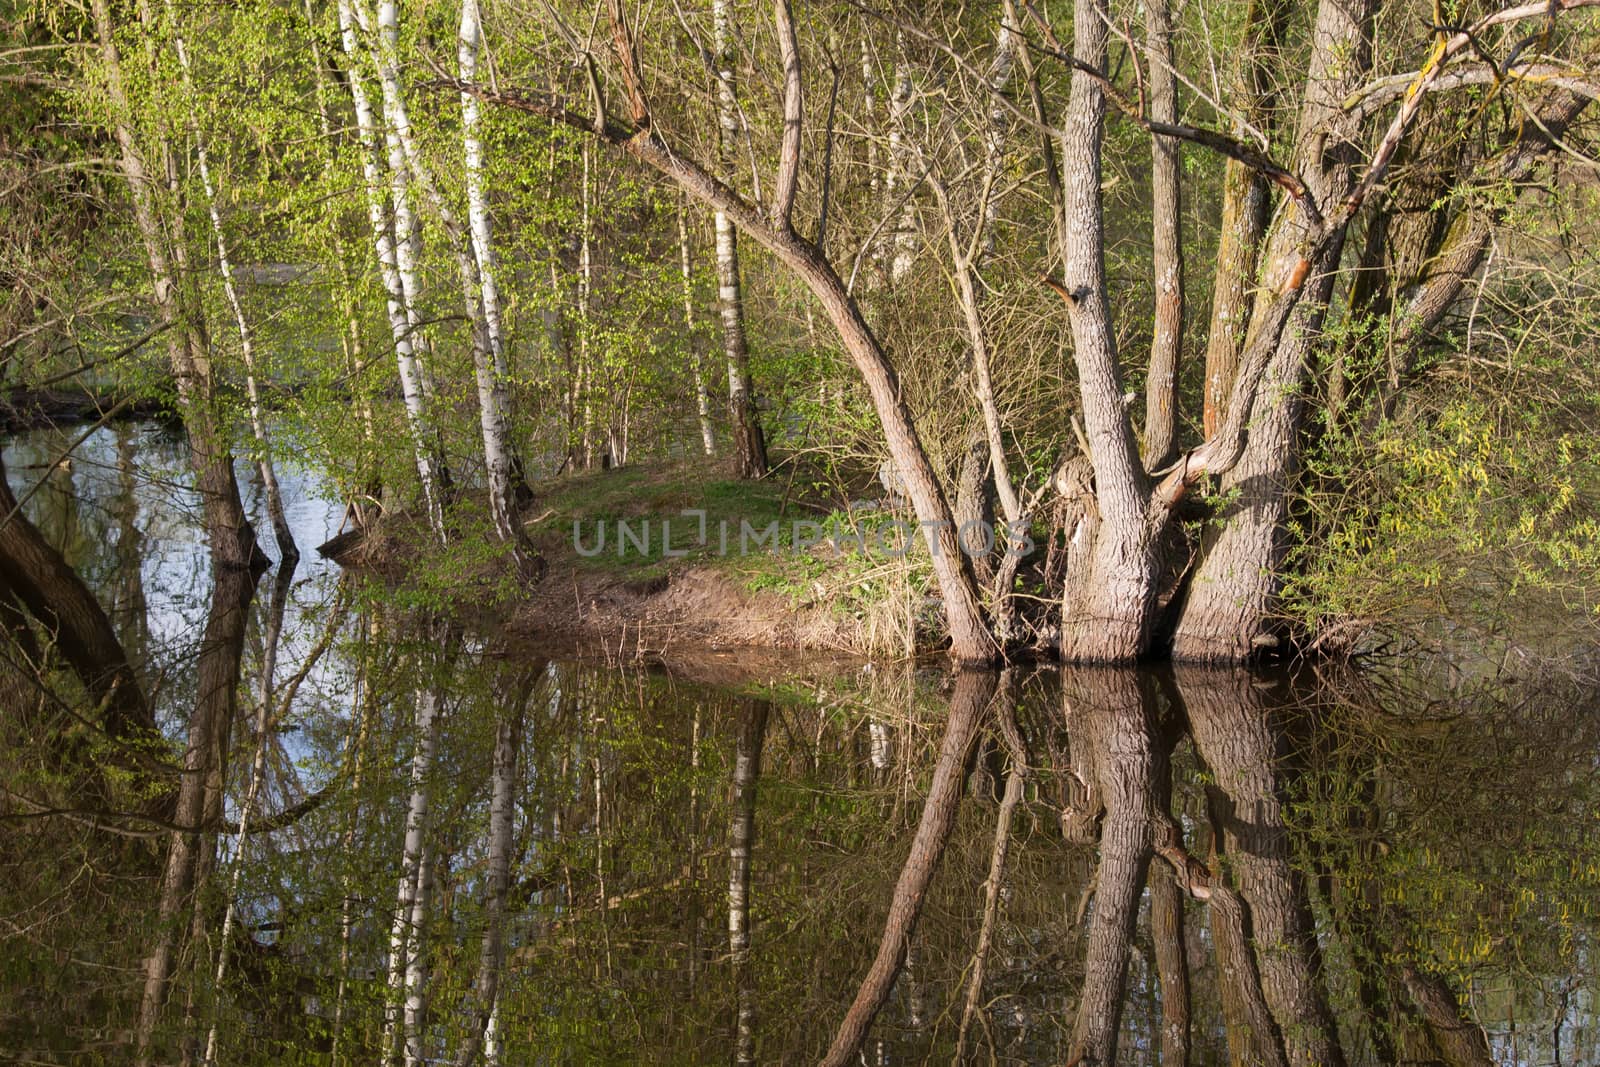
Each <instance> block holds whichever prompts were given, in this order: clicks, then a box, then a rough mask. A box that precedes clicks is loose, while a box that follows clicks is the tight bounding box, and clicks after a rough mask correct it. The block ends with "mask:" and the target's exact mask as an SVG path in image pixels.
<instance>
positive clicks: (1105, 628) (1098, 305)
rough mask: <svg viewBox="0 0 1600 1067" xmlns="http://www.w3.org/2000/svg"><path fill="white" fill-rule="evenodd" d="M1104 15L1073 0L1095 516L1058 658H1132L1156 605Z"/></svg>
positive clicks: (1093, 3) (1073, 309)
mask: <svg viewBox="0 0 1600 1067" xmlns="http://www.w3.org/2000/svg"><path fill="white" fill-rule="evenodd" d="M1108 17H1109V16H1108V15H1107V12H1106V9H1105V5H1104V3H1103V2H1102V0H1076V7H1075V8H1074V15H1073V27H1074V32H1073V40H1072V54H1073V57H1074V60H1075V62H1076V63H1078V64H1080V65H1081V67H1080V69H1076V70H1074V71H1073V74H1072V84H1071V89H1070V95H1069V98H1068V102H1067V114H1066V117H1065V132H1064V135H1063V137H1062V139H1061V145H1060V147H1061V177H1062V185H1063V193H1064V198H1065V208H1066V210H1065V219H1064V221H1065V225H1064V227H1063V229H1062V231H1061V233H1060V234H1059V239H1060V241H1061V245H1062V259H1063V261H1064V263H1065V268H1064V273H1063V286H1062V288H1063V291H1064V294H1065V298H1066V302H1067V314H1068V319H1069V320H1070V323H1071V329H1072V347H1073V360H1074V362H1075V363H1076V365H1077V372H1078V383H1079V388H1080V390H1081V392H1082V404H1083V420H1084V425H1085V428H1086V430H1087V433H1088V443H1089V450H1090V456H1089V458H1090V461H1091V462H1092V463H1093V466H1094V475H1095V499H1094V509H1093V510H1094V513H1093V514H1085V515H1084V516H1082V517H1081V518H1080V519H1079V522H1078V524H1077V526H1076V528H1075V529H1073V530H1070V531H1068V536H1069V537H1070V538H1071V539H1072V541H1073V542H1074V544H1075V545H1079V544H1080V539H1081V542H1082V543H1081V548H1082V549H1083V551H1082V556H1083V565H1081V566H1079V567H1078V568H1077V570H1078V574H1077V575H1076V576H1075V577H1073V578H1072V579H1071V581H1069V583H1068V590H1067V594H1066V596H1065V597H1064V599H1063V604H1062V616H1061V656H1062V658H1063V659H1064V660H1066V661H1068V662H1100V663H1110V662H1126V661H1130V660H1132V659H1134V658H1135V657H1137V656H1138V655H1140V654H1141V653H1142V652H1143V651H1144V649H1145V647H1146V644H1147V641H1148V638H1149V634H1150V629H1151V623H1152V614H1153V609H1154V590H1155V579H1156V573H1155V572H1156V563H1157V560H1156V545H1157V542H1156V539H1155V537H1154V531H1153V530H1152V528H1151V526H1150V524H1149V523H1148V522H1147V521H1146V509H1147V505H1148V501H1149V488H1148V479H1147V478H1146V477H1145V473H1144V466H1143V464H1142V463H1141V462H1140V458H1139V454H1138V449H1137V448H1136V447H1135V444H1134V440H1133V432H1132V429H1131V427H1130V426H1129V423H1128V420H1127V417H1126V415H1125V412H1124V410H1123V399H1122V395H1123V382H1122V372H1121V367H1120V365H1119V364H1118V361H1117V351H1116V342H1115V336H1114V334H1113V332H1112V326H1111V311H1110V304H1109V299H1108V294H1107V292H1106V273H1105V215H1104V210H1103V206H1102V196H1101V146H1102V142H1103V140H1104V136H1105V112H1106V100H1105V92H1104V90H1103V89H1102V88H1101V86H1100V83H1099V82H1098V81H1096V80H1095V77H1094V76H1093V75H1091V74H1089V73H1088V72H1087V70H1085V69H1082V68H1088V69H1089V70H1100V69H1103V68H1104V67H1105V62H1106V25H1107V19H1108Z"/></svg>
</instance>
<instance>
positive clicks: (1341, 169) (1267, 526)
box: [1173, 0, 1376, 661]
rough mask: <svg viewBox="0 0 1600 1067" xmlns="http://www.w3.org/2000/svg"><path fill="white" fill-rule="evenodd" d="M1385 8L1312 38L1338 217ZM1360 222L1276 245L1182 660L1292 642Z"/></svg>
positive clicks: (1320, 167) (1317, 151)
mask: <svg viewBox="0 0 1600 1067" xmlns="http://www.w3.org/2000/svg"><path fill="white" fill-rule="evenodd" d="M1375 10H1376V4H1375V2H1374V0H1322V3H1321V4H1320V6H1319V8H1318V12H1317V19H1316V23H1315V26H1314V27H1313V31H1312V44H1311V58H1310V70H1309V73H1308V74H1307V78H1306V83H1305V89H1304V93H1303V97H1302V107H1301V114H1300V119H1299V127H1298V131H1297V134H1296V140H1295V152H1294V160H1295V165H1296V168H1297V170H1298V171H1299V172H1300V174H1301V175H1302V177H1303V180H1304V182H1305V186H1306V190H1307V193H1308V195H1309V196H1310V197H1312V198H1314V200H1315V202H1316V203H1318V204H1322V205H1325V206H1327V207H1328V208H1329V209H1330V211H1331V210H1333V209H1335V208H1336V207H1337V206H1338V205H1341V204H1342V203H1343V202H1344V201H1345V199H1346V198H1347V197H1348V196H1350V195H1351V194H1352V192H1353V191H1354V190H1355V188H1356V185H1355V181H1354V173H1353V172H1354V167H1355V165H1356V163H1357V162H1358V160H1359V159H1360V158H1361V153H1362V149H1361V146H1360V144H1359V142H1358V138H1359V135H1360V127H1359V123H1356V122H1355V121H1354V120H1353V119H1352V118H1351V116H1350V115H1349V114H1348V113H1347V112H1346V111H1345V110H1344V109H1343V107H1342V101H1343V100H1344V99H1345V97H1346V96H1348V95H1349V94H1350V92H1352V91H1353V90H1354V89H1355V88H1356V87H1358V86H1359V84H1360V82H1361V81H1362V80H1363V79H1364V78H1365V76H1366V73H1367V71H1368V69H1369V68H1370V66H1371V59H1372V49H1371V33H1372V16H1373V12H1374V11H1375ZM1348 222H1349V219H1348V218H1347V217H1346V218H1343V219H1342V220H1341V219H1340V218H1338V217H1336V216H1334V217H1330V219H1329V220H1328V221H1327V222H1325V223H1323V224H1322V226H1321V227H1318V226H1316V225H1314V223H1313V221H1312V220H1311V219H1309V218H1307V216H1306V213H1305V212H1304V211H1303V210H1291V211H1287V212H1285V213H1284V215H1283V219H1282V222H1281V223H1280V224H1279V225H1278V227H1277V229H1276V230H1275V231H1274V232H1273V233H1272V235H1271V237H1270V239H1269V241H1268V245H1267V250H1266V255H1265V259H1264V263H1265V266H1264V269H1263V276H1264V278H1265V279H1266V282H1267V287H1266V288H1265V289H1264V290H1262V291H1260V293H1259V294H1258V297H1257V300H1256V306H1255V313H1254V315H1253V317H1252V323H1251V330H1250V336H1249V337H1248V338H1247V340H1246V344H1245V349H1246V356H1245V358H1244V361H1243V362H1244V364H1245V366H1248V364H1249V363H1250V359H1249V355H1250V354H1251V352H1252V346H1253V345H1257V344H1259V345H1265V344H1266V343H1267V342H1269V341H1270V342H1271V343H1272V345H1273V348H1272V354H1271V358H1270V359H1269V360H1268V362H1267V364H1266V368H1265V370H1264V372H1263V373H1262V375H1261V378H1260V381H1259V383H1258V384H1256V385H1255V386H1254V389H1253V391H1252V393H1251V394H1249V395H1240V396H1234V397H1232V398H1231V400H1230V407H1231V406H1233V405H1236V404H1242V403H1245V402H1246V401H1248V403H1249V404H1250V408H1249V414H1250V418H1249V422H1248V425H1249V427H1250V432H1249V434H1248V437H1247V438H1246V440H1245V442H1244V449H1243V452H1242V454H1241V456H1240V458H1239V461H1238V463H1237V464H1235V465H1234V466H1233V467H1232V469H1230V470H1228V471H1227V473H1226V474H1225V475H1224V476H1223V478H1222V489H1223V490H1224V491H1225V492H1226V491H1229V490H1236V491H1237V501H1236V503H1234V504H1233V505H1231V506H1230V508H1229V509H1228V512H1227V513H1226V514H1225V515H1224V516H1223V517H1222V519H1221V522H1220V523H1219V524H1218V525H1217V526H1215V527H1213V529H1212V530H1211V531H1210V532H1209V534H1208V536H1207V538H1206V539H1205V542H1204V544H1203V547H1202V553H1203V558H1202V560H1201V563H1200V566H1199V569H1198V570H1197V571H1196V573H1195V577H1194V579H1193V582H1192V584H1191V586H1190V590H1189V598H1188V601H1187V603H1186V604H1185V606H1184V610H1183V616H1182V618H1181V619H1180V620H1179V622H1178V627H1177V630H1176V632H1175V634H1174V636H1173V655H1174V656H1175V657H1176V658H1179V659H1188V660H1209V661H1240V660H1245V659H1249V658H1251V657H1252V656H1254V655H1257V654H1259V653H1260V652H1261V651H1262V650H1263V649H1270V648H1273V647H1275V646H1277V645H1278V644H1279V642H1280V641H1281V640H1282V638H1283V633H1282V628H1281V625H1280V624H1279V622H1278V621H1277V620H1276V619H1275V618H1274V617H1273V609H1274V607H1275V605H1276V597H1277V593H1278V590H1279V589H1280V587H1281V583H1282V562H1283V556H1284V553H1285V551H1286V550H1287V545H1286V530H1285V522H1284V519H1285V517H1286V515H1287V511H1288V505H1289V494H1290V492H1291V489H1292V487H1293V484H1294V480H1295V477H1296V476H1297V474H1298V472H1299V459H1300V432H1301V424H1302V421H1303V417H1304V412H1305V399H1304V396H1303V387H1304V385H1305V381H1306V376H1307V374H1308V372H1309V369H1310V365H1311V359H1312V356H1313V354H1314V352H1315V349H1316V346H1317V344H1318V341H1319V334H1320V333H1321V330H1322V323H1323V319H1324V317H1325V315H1326V313H1327V308H1328V300H1329V298H1330V296H1331V295H1332V292H1333V283H1334V280H1335V272H1336V270H1337V269H1338V265H1339V258H1340V254H1341V252H1342V251H1343V248H1344V233H1345V229H1346V227H1347V226H1348ZM1330 227H1331V228H1330ZM1318 231H1320V232H1318ZM1308 245H1309V246H1310V248H1309V254H1310V255H1311V256H1312V257H1313V258H1312V259H1309V260H1308V259H1307V254H1308ZM1296 278H1299V279H1301V280H1302V281H1301V284H1300V285H1299V298H1298V300H1297V301H1296V302H1295V303H1294V304H1293V305H1292V307H1290V308H1289V309H1288V311H1289V314H1288V320H1287V322H1286V324H1284V325H1283V326H1282V327H1281V328H1280V327H1279V326H1278V325H1277V317H1278V315H1280V314H1281V313H1282V311H1283V310H1284V305H1283V302H1282V299H1281V296H1280V294H1281V293H1282V292H1283V291H1285V290H1286V289H1288V290H1292V289H1294V288H1295V286H1294V285H1293V284H1292V283H1293V280H1294V279H1296ZM1241 373H1242V372H1241ZM1232 414H1233V413H1232V412H1230V416H1231V415H1232ZM1241 414H1242V412H1241ZM1226 421H1233V420H1232V418H1229V419H1228V420H1226Z"/></svg>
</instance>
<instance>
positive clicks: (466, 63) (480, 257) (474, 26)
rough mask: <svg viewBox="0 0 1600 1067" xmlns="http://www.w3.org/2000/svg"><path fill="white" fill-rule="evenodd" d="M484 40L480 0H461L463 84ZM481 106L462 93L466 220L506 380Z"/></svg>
mask: <svg viewBox="0 0 1600 1067" xmlns="http://www.w3.org/2000/svg"><path fill="white" fill-rule="evenodd" d="M482 40H483V23H482V18H481V16H480V14H479V11H478V0H461V39H460V42H459V47H458V48H457V50H456V63H457V67H458V72H459V74H460V77H461V83H462V84H463V85H473V84H476V81H477V74H478V50H479V48H480V46H481V44H482ZM481 114H482V107H481V105H480V104H479V102H478V98H477V97H476V96H474V95H473V94H472V93H469V92H465V91H463V92H462V94H461V141H462V149H463V151H464V154H465V156H466V164H467V222H468V225H469V226H470V228H471V231H472V251H473V254H474V255H475V256H476V257H477V261H478V281H479V286H480V288H481V290H482V292H483V318H484V324H485V325H486V326H487V328H488V331H489V344H490V347H491V349H492V350H493V352H494V372H495V377H496V378H497V379H498V380H499V381H500V382H504V381H505V378H506V373H507V366H506V346H505V332H504V329H503V327H502V326H501V315H500V289H499V285H498V283H497V282H496V280H495V271H496V269H497V267H498V264H497V262H496V260H495V255H494V243H493V240H492V235H493V231H492V229H491V226H490V223H489V200H488V196H487V195H486V193H485V192H484V187H483V141H482V139H481V138H480V137H479V136H478V124H479V121H480V118H481Z"/></svg>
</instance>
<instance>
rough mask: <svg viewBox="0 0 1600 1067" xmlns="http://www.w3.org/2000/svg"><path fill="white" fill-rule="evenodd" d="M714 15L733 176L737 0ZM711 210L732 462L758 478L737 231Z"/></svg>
mask: <svg viewBox="0 0 1600 1067" xmlns="http://www.w3.org/2000/svg"><path fill="white" fill-rule="evenodd" d="M711 19H712V38H713V45H712V48H713V52H714V54H715V57H716V75H717V135H718V139H717V157H718V170H719V171H720V175H719V176H720V177H721V178H722V180H723V181H729V180H730V179H731V177H732V172H733V167H734V160H735V159H736V158H737V146H738V144H739V136H740V125H739V97H738V90H737V87H736V84H735V82H734V66H735V63H736V61H737V59H738V50H737V45H736V43H735V40H734V27H733V0H712V7H711ZM797 89H798V87H797ZM798 132H799V131H798V130H797V131H796V133H798ZM713 206H714V205H713ZM713 214H714V218H715V225H716V231H717V250H716V257H717V309H718V313H719V314H720V315H721V317H722V351H723V356H724V357H725V359H726V361H727V364H728V418H729V420H730V426H731V428H732V431H733V449H734V463H735V465H736V467H737V469H738V472H739V476H740V477H741V478H760V477H761V476H763V475H764V474H766V473H767V442H766V437H765V435H764V434H763V433H762V431H761V419H760V416H759V415H758V414H757V413H756V404H755V396H754V395H753V392H752V389H753V387H752V385H751V381H750V343H749V340H748V339H747V337H746V334H745V321H744V279H743V277H742V276H741V275H740V272H739V231H738V227H737V226H736V225H735V224H734V222H733V219H732V217H731V216H730V215H729V214H728V212H726V211H724V210H722V209H721V208H715V210H714V212H713Z"/></svg>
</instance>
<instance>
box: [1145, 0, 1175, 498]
mask: <svg viewBox="0 0 1600 1067" xmlns="http://www.w3.org/2000/svg"><path fill="white" fill-rule="evenodd" d="M1144 19H1145V36H1146V49H1147V52H1148V55H1149V82H1150V118H1151V119H1152V120H1153V121H1155V122H1165V123H1169V124H1171V123H1176V122H1177V121H1178V76H1177V73H1176V68H1175V66H1174V61H1175V56H1174V54H1173V47H1172V35H1173V27H1172V10H1171V7H1170V5H1169V4H1168V0H1145V5H1144ZM1179 144H1180V142H1179V141H1178V139H1177V138H1176V137H1161V136H1152V137H1151V138H1150V148H1151V168H1150V200H1151V205H1152V209H1153V216H1154V217H1153V224H1152V228H1151V267H1152V270H1151V274H1152V276H1153V277H1154V279H1155V289H1156V301H1155V305H1156V306H1155V322H1154V334H1153V336H1152V337H1151V340H1150V370H1149V373H1148V375H1146V378H1145V409H1144V412H1145V414H1144V462H1145V467H1146V469H1148V470H1153V471H1154V470H1160V469H1161V468H1163V467H1165V466H1166V465H1167V464H1168V463H1169V462H1171V460H1172V459H1173V458H1174V457H1175V455H1176V452H1177V447H1178V362H1179V360H1180V359H1181V358H1182V355H1183V221H1182V220H1183V215H1182V193H1181V189H1182V177H1183V174H1182V168H1183V160H1182V158H1181V156H1180V150H1179Z"/></svg>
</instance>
